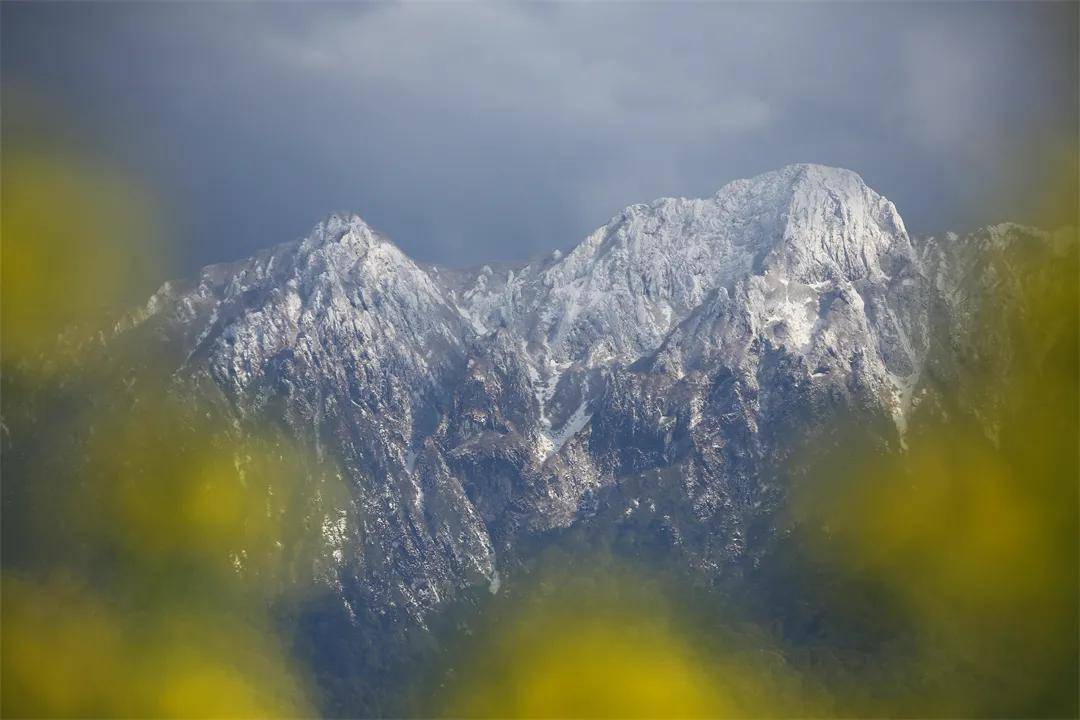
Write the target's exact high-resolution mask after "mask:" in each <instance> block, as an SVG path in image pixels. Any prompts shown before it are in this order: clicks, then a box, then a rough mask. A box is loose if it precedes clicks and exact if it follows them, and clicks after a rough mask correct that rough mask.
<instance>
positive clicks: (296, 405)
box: [120, 165, 1061, 623]
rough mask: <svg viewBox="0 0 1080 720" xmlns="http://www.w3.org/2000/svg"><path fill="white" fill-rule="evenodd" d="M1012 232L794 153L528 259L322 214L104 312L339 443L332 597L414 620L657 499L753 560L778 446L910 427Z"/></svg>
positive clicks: (719, 561)
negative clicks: (490, 255)
mask: <svg viewBox="0 0 1080 720" xmlns="http://www.w3.org/2000/svg"><path fill="white" fill-rule="evenodd" d="M1017 242H1026V243H1031V244H1034V245H1038V246H1039V247H1040V248H1044V249H1045V251H1046V252H1050V253H1053V252H1059V251H1061V250H1060V249H1058V250H1055V249H1054V244H1053V241H1052V239H1051V238H1050V237H1049V236H1046V235H1044V234H1040V233H1037V232H1035V231H1030V230H1027V229H1023V228H1019V227H1015V226H1007V227H998V228H994V229H990V230H987V231H985V232H983V233H979V234H976V235H975V236H973V237H972V238H969V239H966V240H961V239H959V238H956V237H955V236H947V237H945V238H943V239H940V240H939V239H933V238H929V239H918V240H913V239H912V238H911V237H909V235H908V233H907V231H906V229H905V227H904V223H903V221H902V219H901V218H900V215H899V214H898V212H897V210H896V208H895V207H894V206H893V204H892V203H890V202H889V201H888V200H886V199H885V198H883V197H881V196H880V195H879V194H877V193H876V192H874V191H873V190H872V189H871V188H869V187H867V185H866V184H865V183H864V182H863V181H862V179H861V178H860V177H859V176H858V175H856V174H855V173H852V172H850V171H847V170H840V169H835V168H828V167H822V166H816V165H793V166H790V167H786V168H783V169H781V170H778V171H775V172H770V173H766V174H764V175H761V176H758V177H756V178H752V179H748V180H738V181H735V182H732V183H730V184H728V185H726V186H725V187H723V188H722V189H721V190H720V191H719V192H717V193H716V195H714V196H713V197H710V198H706V199H700V200H687V199H682V198H665V199H661V200H657V201H655V202H653V203H650V204H647V205H633V206H631V207H628V208H627V209H626V210H624V211H623V212H622V213H620V214H619V215H617V216H616V217H614V218H612V219H611V221H610V222H609V223H608V224H606V225H605V226H604V227H602V228H600V229H598V230H597V231H596V232H594V233H593V234H591V235H590V236H589V237H588V238H586V239H585V240H584V241H583V242H582V243H581V244H579V245H578V246H577V247H575V248H574V249H573V250H571V251H570V252H568V253H566V254H565V255H563V254H560V253H554V254H553V255H551V256H549V257H547V258H545V259H543V260H541V261H538V262H536V263H533V264H529V265H525V266H522V267H512V268H499V269H495V268H492V267H489V266H485V267H483V268H481V269H478V270H475V271H459V270H450V269H446V268H437V267H421V266H420V265H418V264H417V263H415V262H413V261H412V260H411V259H409V258H408V257H406V256H405V255H404V254H402V253H401V252H400V251H399V250H398V249H397V248H396V247H395V246H394V245H393V244H392V243H390V242H389V241H388V240H387V239H385V238H383V237H381V236H380V235H379V234H378V233H376V232H375V231H374V230H372V229H371V228H370V227H369V226H368V225H367V224H366V223H364V221H363V220H361V219H360V218H359V217H356V216H355V215H352V216H343V215H334V216H331V217H330V218H328V219H327V220H326V221H324V222H322V223H320V224H319V225H317V226H316V227H315V229H314V230H313V231H312V233H311V235H310V236H309V237H308V238H306V239H304V240H302V241H299V242H294V243H288V244H284V245H279V246H277V247H275V248H273V249H271V250H268V251H265V252H263V253H261V254H259V255H257V256H255V257H253V258H250V259H248V260H244V261H241V262H238V263H234V264H230V265H221V266H213V267H208V268H206V269H204V270H203V271H202V273H201V274H200V276H199V277H198V278H197V279H196V280H195V281H194V282H192V283H189V284H183V283H169V284H166V285H165V286H164V287H163V288H162V289H161V290H160V291H159V292H158V293H157V294H155V295H154V297H153V298H151V300H150V301H149V303H148V304H147V306H146V307H145V308H143V309H142V310H140V311H139V312H138V313H135V314H134V315H132V316H131V317H130V318H128V319H127V320H125V322H124V323H122V324H121V326H120V330H121V334H123V335H124V336H126V337H128V338H129V339H131V338H135V339H136V340H137V341H138V342H166V343H168V344H170V346H171V347H176V348H179V354H178V355H177V363H176V365H177V366H176V368H175V370H174V374H175V376H176V377H177V378H182V379H185V380H190V381H193V382H195V383H196V384H198V385H201V386H203V387H213V388H215V389H216V390H217V391H220V393H221V394H222V396H223V397H224V398H225V401H224V404H225V405H226V406H227V408H228V409H229V412H230V413H232V414H233V415H234V417H235V421H236V423H237V424H238V426H249V425H250V426H251V427H255V426H256V425H258V424H259V423H274V424H277V425H282V424H283V425H284V426H286V427H287V428H289V430H290V432H291V434H293V435H294V436H296V437H298V438H300V439H301V441H302V442H303V443H305V444H306V445H308V446H310V448H311V449H312V450H313V452H315V453H316V454H317V455H318V456H319V457H325V458H330V459H331V460H332V461H333V462H336V463H337V464H338V465H339V466H340V468H341V471H342V473H343V476H344V477H345V479H346V481H347V483H348V486H349V488H350V492H351V495H352V498H351V504H350V505H349V507H348V508H347V509H346V511H345V513H344V516H343V517H342V518H341V520H340V522H337V523H335V524H334V526H333V527H332V528H329V529H328V530H327V534H326V543H327V553H332V554H333V558H334V559H335V565H336V571H335V573H334V577H333V578H332V579H331V584H332V586H333V587H334V591H335V592H336V593H337V594H338V595H339V597H340V600H341V602H342V603H343V605H344V606H345V607H347V608H349V612H350V613H351V612H353V609H354V608H359V607H363V608H366V609H367V610H368V611H372V612H376V613H384V612H388V611H390V610H392V609H395V608H396V609H398V610H399V611H400V612H402V613H404V615H405V616H407V617H408V618H410V619H411V620H410V621H411V622H417V623H423V622H424V619H425V617H426V616H427V614H428V613H429V612H430V611H431V610H433V609H435V608H437V607H439V606H440V604H441V603H443V602H444V601H445V600H446V599H447V598H451V597H454V596H455V595H457V594H458V593H460V592H461V591H462V590H463V589H466V588H473V587H485V586H486V587H487V588H489V589H490V590H491V591H492V592H496V591H498V589H499V587H500V585H501V584H502V583H505V582H508V581H512V579H513V569H514V557H515V548H516V547H518V545H519V543H521V542H522V541H525V540H528V539H529V538H535V537H537V536H538V535H541V534H543V533H544V532H545V531H549V530H552V529H555V528H561V527H567V526H570V525H572V524H575V523H587V522H590V521H591V520H592V519H593V518H598V517H601V518H605V522H626V523H639V522H640V521H641V518H643V517H645V518H647V519H648V524H649V527H650V528H651V529H650V532H653V533H656V535H657V537H660V538H661V539H662V542H665V543H668V544H672V545H677V546H679V547H681V548H682V549H683V551H684V552H685V554H686V557H687V558H688V561H689V562H690V563H691V564H692V565H693V566H694V567H695V568H696V569H697V570H700V571H701V572H703V573H704V574H705V575H706V576H721V575H723V574H725V573H728V572H738V570H739V568H740V567H746V566H748V565H752V564H753V563H755V562H757V561H758V559H759V557H760V554H761V552H762V551H763V548H764V547H765V546H766V545H767V538H768V534H769V524H768V522H767V518H768V515H769V513H770V512H772V511H773V510H775V509H776V508H777V507H778V506H779V504H780V502H781V501H782V498H783V489H784V485H785V473H787V466H786V463H787V460H788V459H789V458H790V457H791V454H792V453H793V452H795V451H797V450H798V448H799V447H801V446H802V445H804V444H805V443H806V442H809V441H811V440H815V439H817V440H821V439H823V438H825V439H827V438H828V436H829V435H828V434H829V432H830V428H831V426H832V422H833V420H834V419H835V418H837V417H841V416H843V417H847V418H854V419H855V420H857V421H858V422H859V423H860V425H861V426H862V427H863V428H865V429H866V431H867V432H868V433H869V434H870V436H871V437H873V438H875V439H876V441H877V442H880V443H881V444H882V445H883V446H892V447H896V446H899V445H901V444H902V443H903V441H904V435H905V433H906V432H909V431H910V425H911V423H912V417H913V414H915V413H916V410H917V408H918V407H920V406H921V407H923V408H932V407H933V406H934V403H933V402H932V400H933V397H934V395H935V392H936V391H935V386H936V384H940V383H944V382H948V381H949V377H950V373H953V375H955V373H956V368H957V367H958V366H959V365H961V364H963V363H964V362H965V358H964V357H963V352H961V351H960V350H958V349H957V348H958V347H959V345H960V344H959V343H958V342H957V341H956V338H959V337H962V336H963V333H965V332H969V331H968V330H966V329H965V328H970V327H971V324H970V322H969V321H970V318H971V316H972V313H973V312H975V311H974V309H973V305H974V304H976V303H977V302H978V301H979V298H980V297H981V295H980V293H985V292H986V291H987V290H986V289H987V288H988V287H990V286H992V285H994V284H995V283H997V282H998V280H999V279H996V278H998V275H995V273H999V274H1000V272H1001V271H1002V266H1001V264H1000V263H996V264H995V261H994V260H993V259H992V258H991V259H985V257H984V259H983V260H971V259H970V258H971V257H973V255H972V254H971V253H968V252H965V251H964V249H963V248H964V247H967V246H973V245H978V246H980V247H982V246H984V245H995V244H999V245H1000V244H1006V245H1007V244H1010V243H1017ZM984 256H985V254H984ZM973 277H976V278H977V282H975V284H974V286H972V285H971V284H970V282H969V281H970V280H971V278H973ZM1000 282H1008V280H1007V279H1000ZM994 286H995V287H996V285H994ZM972 287H974V288H975V289H971V288H972ZM965 288H967V289H965Z"/></svg>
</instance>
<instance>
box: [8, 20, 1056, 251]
mask: <svg viewBox="0 0 1080 720" xmlns="http://www.w3.org/2000/svg"><path fill="white" fill-rule="evenodd" d="M2 12H3V18H2V19H3V25H2V27H3V38H2V39H3V45H2V52H3V71H4V83H5V98H4V100H5V103H4V105H5V107H7V108H8V109H9V110H10V101H11V98H12V97H14V96H12V95H11V93H10V92H8V90H9V89H10V88H11V87H15V86H18V87H20V88H24V89H27V90H29V91H31V92H33V93H35V94H36V95H38V96H40V97H41V98H43V99H44V100H45V101H47V102H49V103H50V107H54V108H59V109H60V110H58V112H61V113H62V114H63V117H62V118H61V120H62V121H63V122H64V123H65V124H67V125H70V126H73V127H75V128H77V131H78V132H79V133H81V134H82V136H83V137H84V139H85V141H86V142H88V143H90V144H92V145H93V146H94V148H95V150H96V151H98V152H100V153H102V154H104V155H105V156H106V157H109V158H111V159H113V160H115V161H116V162H119V163H122V164H124V165H125V166H128V167H130V168H131V169H132V170H133V171H135V172H136V173H138V174H139V175H140V176H141V177H145V178H147V180H148V182H150V183H151V184H152V185H153V187H154V188H155V189H156V190H157V192H158V194H159V195H161V196H162V197H163V198H164V199H165V201H166V204H167V205H168V207H169V208H170V209H171V212H172V213H173V216H174V217H175V218H176V220H177V223H178V225H179V227H181V228H182V232H181V237H183V238H184V239H185V240H184V242H185V250H186V257H187V260H188V266H189V267H192V266H195V265H198V264H202V263H206V262H212V261H219V260H226V259H231V258H235V257H238V256H242V255H244V254H247V253H248V252H250V251H251V250H253V249H254V248H257V247H262V246H266V245H270V244H274V243H276V242H280V241H283V240H287V239H291V238H293V237H296V236H299V235H301V234H303V233H304V232H305V231H306V230H307V229H308V228H309V227H310V226H311V225H312V224H313V223H314V222H315V221H316V220H317V219H319V218H320V217H321V216H322V215H325V214H326V213H327V212H329V211H331V210H335V209H349V210H356V211H358V212H360V213H361V214H362V215H363V216H364V217H365V218H367V219H368V220H369V221H370V222H372V223H373V224H374V225H376V226H378V227H380V228H381V229H383V230H384V231H385V232H386V233H387V234H389V235H390V236H391V237H392V238H393V239H394V240H395V241H397V242H398V244H399V245H401V246H402V247H403V248H404V249H405V250H406V251H408V252H410V253H411V254H413V255H414V256H415V257H417V258H419V259H422V260H428V261H434V262H441V263H447V264H470V263H474V262H477V261H480V260H485V259H493V260H510V259H519V258H526V257H529V256H533V255H536V254H538V253H542V252H545V251H547V250H550V249H553V248H556V247H566V246H569V245H572V244H573V243H575V242H577V241H578V240H579V239H580V238H582V237H583V236H584V235H585V234H587V233H588V232H589V231H590V230H591V229H593V228H594V227H596V226H598V225H600V224H602V223H603V222H605V221H606V219H607V218H608V217H609V216H611V215H612V214H613V213H615V212H617V211H618V210H619V209H620V208H621V207H623V206H625V205H628V204H630V203H633V202H639V201H645V200H650V199H652V198H655V197H659V196H663V195H684V196H702V195H708V194H710V193H712V192H715V191H716V190H717V189H718V188H719V187H720V186H721V185H723V184H724V183H725V182H727V181H728V180H731V179H733V178H736V177H741V176H747V175H751V174H755V173H758V172H762V171H765V170H768V169H772V168H774V167H778V166H781V165H784V164H787V163H791V162H803V161H811V162H822V163H828V164H833V165H842V166H846V167H850V168H852V169H854V170H856V171H858V172H860V173H861V174H862V175H863V176H864V177H865V178H866V179H867V181H868V182H869V183H870V184H871V185H873V186H874V187H876V188H877V189H879V190H880V191H881V192H883V193H884V194H886V195H887V196H888V197H889V198H890V199H892V200H894V202H896V203H897V205H898V206H899V207H900V209H901V212H902V213H903V215H904V217H905V219H906V220H907V221H908V224H909V226H910V227H911V229H912V230H914V231H918V232H929V231H939V230H943V229H946V228H960V229H962V228H964V227H965V226H970V225H975V224H983V223H988V222H996V221H1000V220H1004V219H1016V220H1020V221H1025V220H1029V219H1030V217H1029V216H1030V214H1031V213H1032V212H1033V210H1032V207H1030V206H1029V204H1028V203H1027V201H1026V200H1024V197H1025V196H1026V194H1025V193H1022V192H1020V191H1021V190H1025V189H1028V188H1031V187H1032V186H1037V185H1038V184H1039V183H1040V182H1048V181H1049V176H1048V172H1049V171H1048V169H1047V168H1048V167H1049V165H1050V160H1052V159H1054V158H1055V157H1058V156H1060V155H1062V154H1063V153H1066V152H1071V151H1074V150H1075V143H1073V144H1072V145H1069V144H1068V143H1069V142H1070V141H1074V140H1075V135H1076V125H1077V63H1076V59H1077V39H1076V32H1075V28H1076V24H1077V5H1075V4H1035V3H1032V4H1023V5H1019V4H1017V5H1009V4H976V3H970V4H958V5H931V4H918V5H910V6H908V5H897V4H887V5H886V4H866V5H854V4H821V5H811V4H793V5H786V4H763V5H752V6H744V5H733V4H720V3H717V4H668V5H661V4H609V3H589V4H585V3H583V4H551V5H520V6H514V5H484V4H468V5H466V4H417V5H373V4H355V5H349V4H344V5H343V4H328V5H317V6H316V5H310V4H305V5H284V4H250V5H249V4H231V3H223V4H204V3H199V4H190V5H189V4H173V3H170V4H150V3H144V4H104V3H103V4H89V3H84V4H34V5H30V4H12V3H5V4H4V5H3V10H2ZM19 97H23V96H22V95H20V96H19ZM1004 167H1008V169H1009V172H1008V173H1007V176H1006V174H1004V173H1003V171H1002V168H1004ZM1013 191H1015V192H1013ZM1010 193H1012V194H1010ZM1003 197H1004V198H1006V199H1005V200H1002V198H1003ZM1010 197H1012V198H1014V199H1013V200H1009V199H1008V198H1010Z"/></svg>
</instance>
